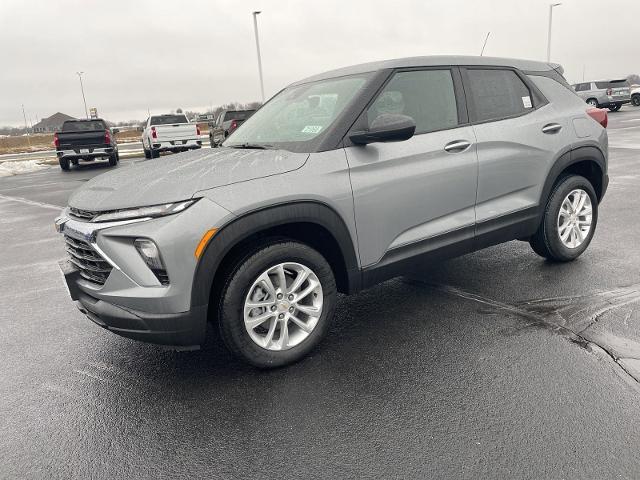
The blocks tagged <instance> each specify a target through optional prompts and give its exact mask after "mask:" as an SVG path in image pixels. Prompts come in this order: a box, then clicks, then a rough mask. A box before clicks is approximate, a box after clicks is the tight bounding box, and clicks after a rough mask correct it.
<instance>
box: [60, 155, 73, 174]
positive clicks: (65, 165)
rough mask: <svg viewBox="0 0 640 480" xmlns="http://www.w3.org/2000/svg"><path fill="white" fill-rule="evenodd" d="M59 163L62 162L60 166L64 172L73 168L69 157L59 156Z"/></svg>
mask: <svg viewBox="0 0 640 480" xmlns="http://www.w3.org/2000/svg"><path fill="white" fill-rule="evenodd" d="M58 163H59V164H60V168H61V169H62V170H63V171H64V172H68V171H69V170H70V169H71V166H70V165H69V159H68V158H59V159H58Z"/></svg>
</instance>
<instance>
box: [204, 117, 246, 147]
mask: <svg viewBox="0 0 640 480" xmlns="http://www.w3.org/2000/svg"><path fill="white" fill-rule="evenodd" d="M254 113H256V111H255V110H223V111H222V112H221V113H220V115H219V116H218V119H217V120H216V121H215V123H210V124H209V143H210V144H211V148H215V147H217V146H218V145H220V144H221V143H222V142H224V141H225V140H226V139H227V137H228V136H229V135H231V134H232V133H233V132H234V131H235V130H236V129H237V128H238V127H239V126H240V125H242V124H243V123H244V121H245V120H246V119H248V118H249V117H250V116H251V115H253V114H254Z"/></svg>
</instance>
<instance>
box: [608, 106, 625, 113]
mask: <svg viewBox="0 0 640 480" xmlns="http://www.w3.org/2000/svg"><path fill="white" fill-rule="evenodd" d="M621 108H622V105H612V106H611V107H609V110H610V111H612V112H617V111H618V110H620V109H621Z"/></svg>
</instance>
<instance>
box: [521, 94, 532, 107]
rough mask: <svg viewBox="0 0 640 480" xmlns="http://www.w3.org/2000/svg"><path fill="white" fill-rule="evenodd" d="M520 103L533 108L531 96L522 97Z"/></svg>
mask: <svg viewBox="0 0 640 480" xmlns="http://www.w3.org/2000/svg"><path fill="white" fill-rule="evenodd" d="M522 104H523V105H524V108H533V104H532V103H531V97H529V96H526V97H522Z"/></svg>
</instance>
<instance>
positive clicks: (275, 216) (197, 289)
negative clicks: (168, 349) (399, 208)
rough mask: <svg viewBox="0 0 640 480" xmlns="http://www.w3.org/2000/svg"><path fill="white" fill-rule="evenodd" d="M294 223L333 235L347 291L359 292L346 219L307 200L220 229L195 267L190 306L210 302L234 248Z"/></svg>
mask: <svg viewBox="0 0 640 480" xmlns="http://www.w3.org/2000/svg"><path fill="white" fill-rule="evenodd" d="M295 223H311V224H315V225H317V226H319V227H322V228H324V229H325V230H327V231H328V232H329V233H330V234H331V235H332V237H333V238H334V239H335V241H336V243H337V244H338V247H339V249H340V253H341V254H342V258H343V260H344V264H345V268H346V270H347V272H346V274H347V280H348V284H349V286H348V290H349V291H357V290H358V289H359V288H360V283H361V278H360V277H361V275H360V268H359V263H358V258H357V254H356V244H355V242H354V241H353V239H352V236H351V234H350V233H349V229H348V228H347V226H346V224H345V222H344V220H343V219H342V217H341V216H340V215H339V214H338V213H337V212H336V211H335V210H334V209H333V208H332V207H330V206H329V205H327V204H325V203H322V202H319V201H315V200H304V201H295V202H288V203H283V204H278V205H272V206H268V207H264V208H259V209H256V210H252V211H249V212H247V213H245V214H243V215H242V216H239V217H236V218H234V219H233V220H231V221H230V222H229V223H227V224H225V225H223V226H222V227H220V228H219V230H218V231H217V232H216V234H215V235H214V236H213V238H212V239H211V241H209V243H208V244H207V246H206V248H205V249H204V251H203V253H202V256H201V257H200V260H199V261H198V264H197V266H196V270H195V273H194V277H193V284H192V290H191V305H192V306H198V305H205V304H207V303H208V302H209V297H210V294H211V289H212V287H213V282H214V278H215V276H216V273H217V272H218V269H219V267H220V265H221V263H222V261H223V259H224V258H225V257H226V256H227V254H228V253H229V252H230V251H231V249H232V248H233V247H234V246H236V245H238V244H239V243H240V242H243V241H246V240H248V239H250V238H251V237H252V236H254V235H258V234H260V233H261V232H264V231H267V230H269V229H273V228H276V227H280V226H286V225H290V224H295Z"/></svg>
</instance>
